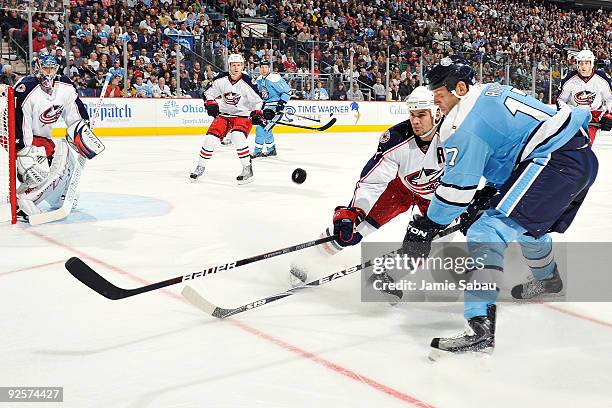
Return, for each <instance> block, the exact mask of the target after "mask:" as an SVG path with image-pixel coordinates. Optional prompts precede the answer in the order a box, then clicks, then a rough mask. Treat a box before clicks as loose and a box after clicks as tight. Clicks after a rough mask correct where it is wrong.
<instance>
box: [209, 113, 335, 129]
mask: <svg viewBox="0 0 612 408" xmlns="http://www.w3.org/2000/svg"><path fill="white" fill-rule="evenodd" d="M219 115H221V116H227V117H230V118H245V119H247V118H250V116H241V115H232V114H231V113H220V114H219ZM336 120H337V119H336V118H331V119H330V121H329V122H327V123H326V124H324V125H323V126H305V125H295V124H293V123H288V122H281V121H278V122H276V124H277V125H283V126H291V127H294V128H300V129H307V130H315V131H317V132H322V131H324V130H327V129H329V128H330V127H332V126H333V125H334V123H336Z"/></svg>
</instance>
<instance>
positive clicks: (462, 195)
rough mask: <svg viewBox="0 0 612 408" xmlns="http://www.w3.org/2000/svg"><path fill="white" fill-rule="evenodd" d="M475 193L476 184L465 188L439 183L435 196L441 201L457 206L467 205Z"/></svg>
mask: <svg viewBox="0 0 612 408" xmlns="http://www.w3.org/2000/svg"><path fill="white" fill-rule="evenodd" d="M475 193H476V186H474V187H473V188H471V189H469V190H467V189H457V188H454V187H447V186H444V185H442V184H440V185H439V186H438V188H437V189H436V197H438V198H439V199H440V200H441V201H442V202H445V203H447V204H452V205H457V206H466V205H468V204H469V203H470V201H472V198H474V194H475Z"/></svg>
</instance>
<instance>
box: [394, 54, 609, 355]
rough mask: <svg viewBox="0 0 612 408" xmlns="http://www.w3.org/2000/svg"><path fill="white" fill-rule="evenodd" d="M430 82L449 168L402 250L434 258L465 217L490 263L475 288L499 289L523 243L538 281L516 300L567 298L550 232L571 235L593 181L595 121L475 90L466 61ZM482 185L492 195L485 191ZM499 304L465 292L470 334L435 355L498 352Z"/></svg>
mask: <svg viewBox="0 0 612 408" xmlns="http://www.w3.org/2000/svg"><path fill="white" fill-rule="evenodd" d="M427 79H428V81H429V85H428V86H429V88H430V89H431V90H432V91H433V92H434V97H435V103H436V104H437V105H438V106H439V107H440V109H441V110H442V112H443V113H444V114H445V115H446V118H445V119H444V122H443V124H442V125H441V128H440V139H441V141H442V146H443V148H444V152H445V156H446V161H445V163H446V164H445V170H444V176H443V177H442V180H441V182H440V185H439V187H438V188H437V189H436V193H435V196H434V198H433V199H432V200H431V205H430V206H429V209H428V211H427V215H426V216H425V217H422V218H420V219H416V220H413V221H412V222H411V223H410V225H409V226H408V229H407V232H406V236H405V238H404V250H405V251H406V252H407V253H408V254H409V255H412V256H420V255H427V254H428V253H429V250H428V249H427V248H430V245H431V244H430V243H431V240H432V239H433V237H434V236H435V235H436V234H437V233H438V232H439V231H440V230H442V229H444V228H445V227H446V226H447V225H449V224H450V223H451V222H452V221H453V220H455V219H456V218H457V217H459V216H461V221H462V223H466V224H467V225H469V224H471V226H469V229H467V234H466V236H467V241H468V248H469V250H470V256H472V257H474V258H478V257H484V259H486V262H485V265H484V267H483V268H482V269H477V270H474V271H473V272H472V273H471V274H470V275H471V276H470V277H469V281H470V282H478V283H479V284H483V283H484V284H487V286H488V287H489V289H491V288H495V284H496V282H497V281H498V279H497V278H499V274H500V273H501V272H502V271H503V265H504V251H505V249H506V248H507V246H508V244H509V243H510V242H513V241H518V242H519V243H520V245H521V249H522V252H523V255H524V256H525V258H527V263H528V265H529V267H530V269H531V271H532V273H533V275H534V278H535V280H534V281H532V282H530V283H527V284H523V285H517V286H516V287H514V288H513V290H512V295H513V296H514V297H517V298H531V297H534V296H536V295H541V294H548V293H555V292H560V291H561V289H562V286H563V283H562V281H561V278H560V277H559V274H558V271H557V266H556V263H555V261H554V258H553V256H552V241H551V238H550V236H549V234H548V232H559V233H562V232H564V231H565V230H566V229H567V228H568V227H569V225H570V224H571V222H572V220H573V219H574V217H575V215H576V213H577V211H578V208H579V207H580V205H581V204H582V202H583V201H584V199H585V196H586V194H587V192H588V190H589V187H590V186H591V185H592V184H593V182H594V181H595V177H596V175H597V168H598V164H597V159H596V157H595V155H594V153H593V152H592V150H591V145H590V143H589V139H588V137H587V126H588V123H589V120H590V118H591V115H590V113H589V111H586V110H580V109H576V108H572V107H569V106H566V107H564V108H562V109H561V110H559V111H556V110H555V109H553V108H550V107H548V106H546V105H544V104H543V103H541V102H539V101H537V100H536V99H534V98H532V97H530V96H527V95H526V94H525V93H523V92H521V91H519V90H517V89H514V88H512V87H510V86H505V85H500V84H497V83H495V84H486V85H475V84H474V71H473V70H472V68H471V67H470V66H469V65H468V64H467V62H466V61H465V60H464V59H463V58H461V57H458V56H453V57H447V58H444V59H442V60H441V61H440V63H439V64H438V65H436V66H435V67H434V68H432V69H431V71H430V72H429V73H428V74H427ZM481 178H484V179H486V183H487V187H486V188H485V189H481V190H479V191H477V187H478V185H479V183H480V182H481ZM480 210H483V211H480ZM479 215H480V217H479ZM412 243H419V244H412ZM411 244H412V245H411ZM496 298H497V290H495V289H492V290H466V291H465V308H464V315H465V318H466V320H467V321H468V326H467V327H468V328H467V329H466V331H465V332H464V333H463V334H461V335H459V336H455V337H450V338H434V339H433V340H432V342H431V346H432V348H434V349H435V350H434V353H433V354H434V355H435V354H436V353H439V352H440V351H445V352H452V353H461V352H467V351H476V352H480V351H491V350H492V349H493V347H494V345H495V318H496V317H495V315H496V306H495V301H496Z"/></svg>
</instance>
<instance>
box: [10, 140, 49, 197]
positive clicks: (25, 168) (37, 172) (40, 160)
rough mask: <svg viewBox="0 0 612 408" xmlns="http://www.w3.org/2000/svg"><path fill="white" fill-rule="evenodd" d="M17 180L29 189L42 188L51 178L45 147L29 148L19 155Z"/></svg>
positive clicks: (21, 151) (22, 150)
mask: <svg viewBox="0 0 612 408" xmlns="http://www.w3.org/2000/svg"><path fill="white" fill-rule="evenodd" d="M16 165H17V178H18V179H19V181H20V182H21V183H23V184H25V185H26V186H27V187H28V188H36V187H38V186H41V185H42V184H43V183H44V182H45V180H46V179H47V178H49V172H50V169H49V162H48V160H47V153H46V152H45V148H44V147H38V146H28V147H25V148H23V149H21V150H20V151H19V152H18V153H17V163H16Z"/></svg>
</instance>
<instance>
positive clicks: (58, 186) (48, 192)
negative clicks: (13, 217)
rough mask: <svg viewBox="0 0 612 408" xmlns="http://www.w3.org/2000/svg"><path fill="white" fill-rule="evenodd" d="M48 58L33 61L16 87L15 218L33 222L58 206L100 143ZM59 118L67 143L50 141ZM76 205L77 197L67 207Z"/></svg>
mask: <svg viewBox="0 0 612 408" xmlns="http://www.w3.org/2000/svg"><path fill="white" fill-rule="evenodd" d="M58 69H59V64H58V63H57V61H56V60H55V58H54V57H53V56H51V55H42V56H40V57H39V58H38V59H37V61H36V66H35V70H34V75H30V76H26V77H23V78H22V79H21V80H20V81H19V82H17V83H16V84H15V98H16V103H15V122H16V123H15V131H16V138H15V141H16V150H17V162H16V168H17V178H18V180H19V182H20V183H21V184H20V185H19V187H18V188H17V205H18V212H17V214H18V216H19V217H20V218H22V219H23V220H26V221H27V220H30V222H31V221H32V220H31V217H36V216H37V215H38V214H41V212H44V211H52V210H54V209H58V208H60V207H62V205H63V204H64V200H65V198H66V193H67V191H68V189H69V188H76V186H75V185H74V184H75V182H78V177H75V175H79V176H80V171H81V169H82V163H84V160H83V159H81V160H79V156H82V157H84V158H86V159H92V158H94V157H95V156H97V155H98V154H99V153H100V152H102V151H103V150H104V145H102V143H101V142H100V140H98V138H97V137H96V136H95V135H94V133H93V132H92V130H91V128H90V126H89V114H88V113H87V110H86V108H85V105H84V104H83V102H82V101H81V100H80V99H79V97H78V94H77V91H76V89H75V87H74V85H73V84H72V82H71V81H70V79H68V78H67V77H65V76H60V75H58ZM60 117H61V118H63V119H64V121H65V122H66V125H67V126H68V128H67V131H66V139H65V140H64V139H60V140H59V141H58V142H57V143H54V142H53V140H52V139H51V130H52V128H53V124H54V123H56V122H57V121H58V120H59V118H60ZM75 206H76V196H75V197H74V199H73V200H72V205H71V207H75Z"/></svg>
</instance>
